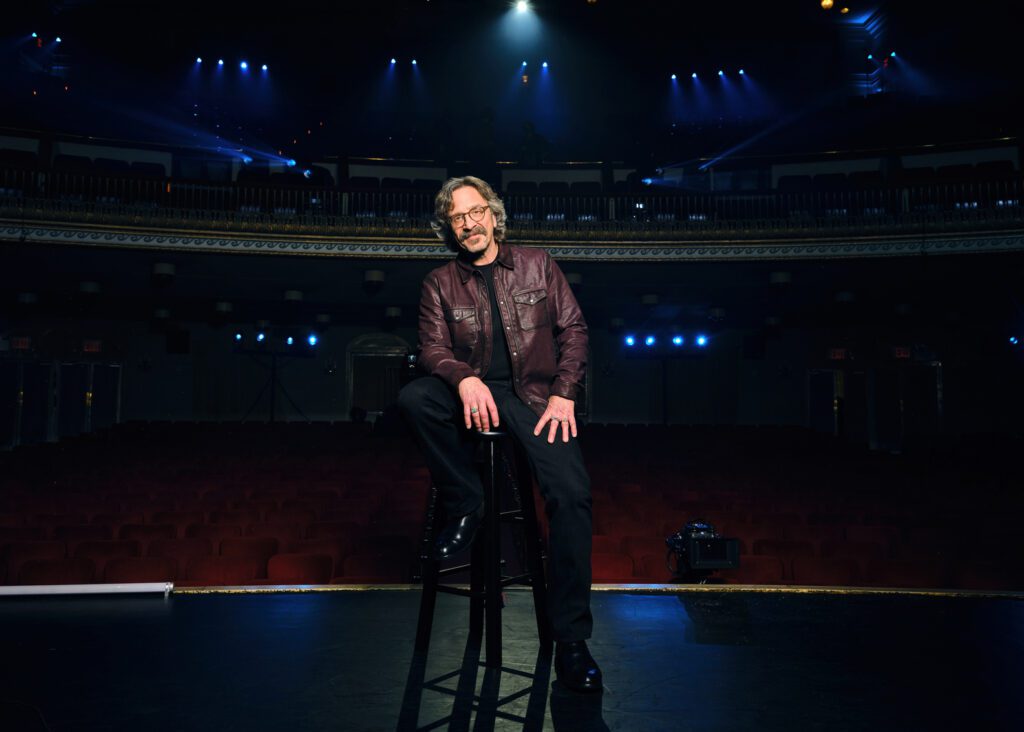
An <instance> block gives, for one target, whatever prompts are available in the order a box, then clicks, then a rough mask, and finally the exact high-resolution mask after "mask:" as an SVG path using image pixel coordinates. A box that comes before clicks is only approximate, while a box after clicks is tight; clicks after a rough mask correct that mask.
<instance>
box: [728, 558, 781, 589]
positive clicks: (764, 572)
mask: <svg viewBox="0 0 1024 732" xmlns="http://www.w3.org/2000/svg"><path fill="white" fill-rule="evenodd" d="M722 575H723V576H724V577H725V579H726V581H728V582H730V583H734V584H741V585H777V584H781V583H782V581H783V577H784V576H785V569H784V567H783V564H782V560H781V559H779V557H767V556H758V555H756V554H752V555H748V556H745V557H740V566H739V567H738V568H737V569H725V570H722Z"/></svg>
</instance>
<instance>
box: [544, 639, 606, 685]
mask: <svg viewBox="0 0 1024 732" xmlns="http://www.w3.org/2000/svg"><path fill="white" fill-rule="evenodd" d="M555 672H556V673H557V674H558V680H559V681H561V682H562V684H563V685H564V686H566V687H567V688H569V689H572V690H573V691H587V692H590V691H601V690H602V689H603V685H602V683H601V669H600V668H598V665H597V661H595V660H594V657H593V656H591V655H590V650H589V649H588V648H587V642H586V641H571V642H569V643H559V644H558V645H557V646H556V648H555Z"/></svg>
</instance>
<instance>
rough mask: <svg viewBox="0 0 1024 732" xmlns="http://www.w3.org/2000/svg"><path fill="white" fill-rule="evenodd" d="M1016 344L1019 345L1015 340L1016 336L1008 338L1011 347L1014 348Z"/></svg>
mask: <svg viewBox="0 0 1024 732" xmlns="http://www.w3.org/2000/svg"><path fill="white" fill-rule="evenodd" d="M1018 343H1020V341H1019V340H1018V339H1017V336H1010V345H1011V346H1016V345H1017V344H1018Z"/></svg>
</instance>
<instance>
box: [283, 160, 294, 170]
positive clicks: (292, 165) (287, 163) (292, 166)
mask: <svg viewBox="0 0 1024 732" xmlns="http://www.w3.org/2000/svg"><path fill="white" fill-rule="evenodd" d="M285 165H287V166H288V167H289V168H294V167H295V161H294V160H289V161H287V162H286V163H285Z"/></svg>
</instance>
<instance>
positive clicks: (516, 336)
mask: <svg viewBox="0 0 1024 732" xmlns="http://www.w3.org/2000/svg"><path fill="white" fill-rule="evenodd" d="M496 262H497V266H495V267H494V285H495V296H496V298H497V300H498V309H499V310H500V311H501V322H502V323H503V324H504V325H505V328H506V330H505V334H506V338H507V340H508V350H509V358H510V361H511V364H512V385H513V387H514V388H515V392H516V394H517V395H518V396H519V398H520V399H522V400H523V402H524V403H525V404H527V405H528V406H529V407H530V408H531V409H533V411H535V412H536V413H537V414H538V415H541V414H543V412H544V409H545V408H546V407H547V403H548V397H549V396H551V395H552V394H556V395H558V396H561V397H565V398H566V399H573V400H575V399H576V392H577V390H578V388H579V386H580V382H581V381H582V379H583V374H584V371H585V369H586V365H587V324H586V322H585V321H584V320H583V313H582V312H580V306H579V304H578V303H577V302H576V298H575V297H574V296H573V294H572V290H571V289H570V288H569V283H568V282H567V281H566V279H565V275H563V274H562V271H561V270H560V269H559V268H558V265H557V264H555V262H554V260H552V259H551V256H550V255H549V254H548V253H547V252H545V251H544V250H543V249H527V248H524V247H517V246H512V245H509V244H500V245H499V249H498V258H497V260H496ZM491 333H492V331H491V308H490V303H489V297H488V294H487V285H486V284H485V283H484V279H483V275H482V274H480V273H479V272H477V271H476V270H475V269H474V267H473V266H472V265H470V264H467V263H465V262H463V261H462V260H461V259H460V258H458V257H456V258H455V259H454V260H453V261H451V262H448V263H447V264H445V265H444V266H442V267H438V268H437V269H435V270H433V271H432V272H431V273H430V274H428V275H427V277H426V279H424V280H423V293H422V296H421V298H420V319H419V338H420V344H419V345H420V355H419V363H420V365H421V366H422V367H423V368H424V369H426V371H427V372H428V373H431V374H433V375H435V376H439V377H441V378H442V379H444V380H445V381H446V382H448V383H449V384H450V385H451V386H452V388H455V389H457V388H458V385H459V382H460V381H462V380H463V379H464V378H466V377H467V376H479V377H480V378H485V377H486V376H487V369H488V367H489V366H490V364H491V349H492V346H493V342H492V341H493V338H492V335H491Z"/></svg>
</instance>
